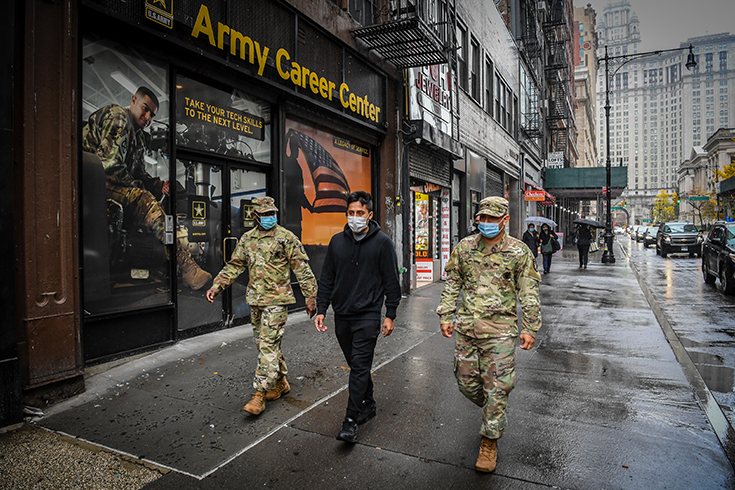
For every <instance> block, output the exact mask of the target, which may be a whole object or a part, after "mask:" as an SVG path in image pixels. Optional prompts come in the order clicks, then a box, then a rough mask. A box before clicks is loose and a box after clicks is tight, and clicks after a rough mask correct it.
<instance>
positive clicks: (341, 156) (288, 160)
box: [284, 119, 377, 245]
mask: <svg viewBox="0 0 735 490" xmlns="http://www.w3.org/2000/svg"><path fill="white" fill-rule="evenodd" d="M284 140H285V145H286V148H285V153H284V155H285V158H284V173H285V178H284V180H285V184H286V213H285V214H286V224H285V227H286V228H288V229H289V230H291V231H292V232H293V233H295V234H296V235H297V236H298V237H299V238H300V239H301V242H302V243H303V244H304V245H328V244H329V240H330V239H331V238H332V236H333V235H335V234H337V233H339V232H341V231H342V230H343V229H344V226H345V224H346V223H347V196H348V195H349V194H350V192H353V191H357V190H364V191H367V192H371V188H372V186H371V177H370V174H371V165H370V161H371V160H370V159H371V154H370V153H371V149H370V147H369V146H368V145H366V144H364V143H361V142H359V141H356V140H353V139H349V138H344V137H341V136H338V135H335V134H332V133H330V132H327V131H324V130H322V129H317V128H315V127H313V126H310V125H307V124H304V123H301V122H297V121H294V120H291V119H286V135H285V138H284ZM374 204H375V205H377V203H374Z"/></svg>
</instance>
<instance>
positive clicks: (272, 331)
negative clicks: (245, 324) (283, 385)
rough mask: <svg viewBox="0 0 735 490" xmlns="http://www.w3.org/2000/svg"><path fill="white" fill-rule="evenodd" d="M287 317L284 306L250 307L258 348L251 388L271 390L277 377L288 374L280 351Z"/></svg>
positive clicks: (254, 336)
mask: <svg viewBox="0 0 735 490" xmlns="http://www.w3.org/2000/svg"><path fill="white" fill-rule="evenodd" d="M287 317H288V310H287V307H286V306H251V307H250V321H251V323H252V324H253V338H254V339H255V345H256V347H257V348H258V367H257V368H256V369H255V378H253V388H255V389H256V390H258V391H270V390H272V389H273V388H275V387H276V381H278V378H280V377H281V376H285V375H286V374H288V368H287V367H286V360H285V359H284V358H283V352H282V351H281V339H282V338H283V331H284V330H285V328H286V319H287Z"/></svg>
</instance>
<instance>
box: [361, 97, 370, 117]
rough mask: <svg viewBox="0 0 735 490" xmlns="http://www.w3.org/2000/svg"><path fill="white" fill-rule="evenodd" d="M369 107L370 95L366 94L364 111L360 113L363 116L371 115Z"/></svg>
mask: <svg viewBox="0 0 735 490" xmlns="http://www.w3.org/2000/svg"><path fill="white" fill-rule="evenodd" d="M369 107H370V102H368V97H367V95H366V96H365V97H364V98H363V99H362V112H361V113H360V115H361V116H363V117H370V116H369V111H368V109H369Z"/></svg>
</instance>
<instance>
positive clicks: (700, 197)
mask: <svg viewBox="0 0 735 490" xmlns="http://www.w3.org/2000/svg"><path fill="white" fill-rule="evenodd" d="M689 200H690V201H709V196H691V197H690V198H689Z"/></svg>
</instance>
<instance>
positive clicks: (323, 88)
mask: <svg viewBox="0 0 735 490" xmlns="http://www.w3.org/2000/svg"><path fill="white" fill-rule="evenodd" d="M328 83H331V82H327V79H326V78H324V77H321V78H320V79H319V94H320V95H321V96H322V98H324V99H330V100H331V98H332V97H331V94H328V93H327V88H328ZM314 93H316V92H314Z"/></svg>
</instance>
